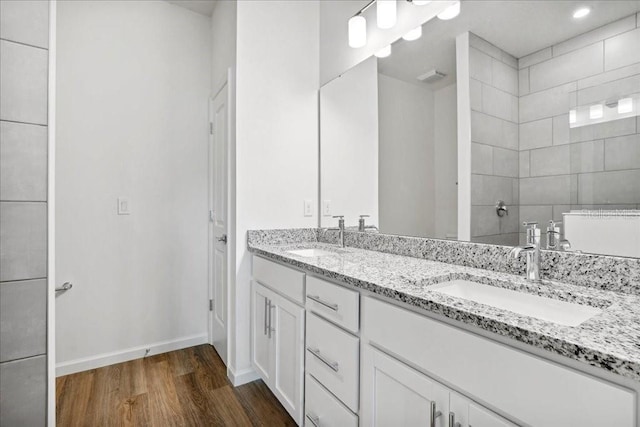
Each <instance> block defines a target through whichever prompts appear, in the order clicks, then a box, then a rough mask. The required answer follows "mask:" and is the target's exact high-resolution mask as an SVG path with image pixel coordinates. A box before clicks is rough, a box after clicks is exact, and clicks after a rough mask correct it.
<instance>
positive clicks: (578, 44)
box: [553, 15, 636, 56]
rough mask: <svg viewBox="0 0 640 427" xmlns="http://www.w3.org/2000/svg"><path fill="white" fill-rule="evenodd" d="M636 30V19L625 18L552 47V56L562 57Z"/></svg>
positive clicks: (632, 17) (633, 17)
mask: <svg viewBox="0 0 640 427" xmlns="http://www.w3.org/2000/svg"><path fill="white" fill-rule="evenodd" d="M634 28H636V19H635V16H634V15H631V16H627V17H626V18H622V19H620V20H618V21H614V22H612V23H610V24H607V25H603V26H602V27H599V28H596V29H595V30H592V31H589V32H588V33H584V34H582V35H579V36H577V37H574V38H572V39H569V40H567V41H564V42H562V43H558V44H557V45H555V46H553V55H554V56H558V55H563V54H565V53H567V52H571V51H573V50H576V49H580V48H582V47H585V46H588V45H590V44H593V43H596V42H599V41H601V40H604V39H608V38H610V37H613V36H615V35H617V34H620V33H624V32H625V31H629V30H633V29H634Z"/></svg>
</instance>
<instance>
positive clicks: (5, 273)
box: [0, 202, 47, 282]
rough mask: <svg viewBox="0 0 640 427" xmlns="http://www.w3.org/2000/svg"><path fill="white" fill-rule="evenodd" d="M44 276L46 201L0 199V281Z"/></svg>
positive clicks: (45, 273) (45, 258)
mask: <svg viewBox="0 0 640 427" xmlns="http://www.w3.org/2000/svg"><path fill="white" fill-rule="evenodd" d="M46 275H47V205H46V203H37V202H34V203H31V202H0V281H2V282H5V281H11V280H25V279H36V278H42V277H45V276H46Z"/></svg>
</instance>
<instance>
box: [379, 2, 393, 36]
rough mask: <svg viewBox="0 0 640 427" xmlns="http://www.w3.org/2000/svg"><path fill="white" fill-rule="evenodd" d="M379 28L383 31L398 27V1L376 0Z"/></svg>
mask: <svg viewBox="0 0 640 427" xmlns="http://www.w3.org/2000/svg"><path fill="white" fill-rule="evenodd" d="M376 3H377V7H376V9H377V18H378V21H377V22H378V28H381V29H383V30H385V29H388V28H393V26H394V25H396V13H397V9H396V0H376Z"/></svg>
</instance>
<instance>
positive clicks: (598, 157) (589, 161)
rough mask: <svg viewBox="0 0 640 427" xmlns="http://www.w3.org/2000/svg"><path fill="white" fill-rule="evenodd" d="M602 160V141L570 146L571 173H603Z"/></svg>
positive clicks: (603, 156)
mask: <svg viewBox="0 0 640 427" xmlns="http://www.w3.org/2000/svg"><path fill="white" fill-rule="evenodd" d="M604 158H605V155H604V141H602V140H597V141H588V142H581V143H578V144H571V173H585V172H600V171H603V170H604Z"/></svg>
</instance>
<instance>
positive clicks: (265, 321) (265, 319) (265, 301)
mask: <svg viewBox="0 0 640 427" xmlns="http://www.w3.org/2000/svg"><path fill="white" fill-rule="evenodd" d="M267 301H269V299H268V298H267V297H264V334H265V335H267V328H268V326H267V316H268V315H269V313H268V309H267V306H268V304H269V303H268V302H267Z"/></svg>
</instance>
